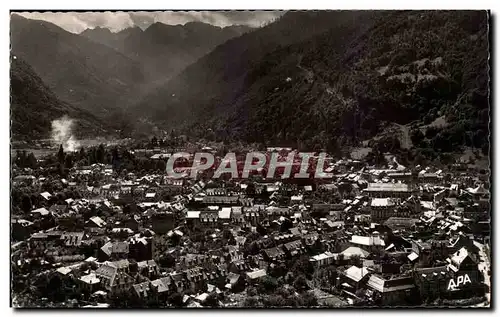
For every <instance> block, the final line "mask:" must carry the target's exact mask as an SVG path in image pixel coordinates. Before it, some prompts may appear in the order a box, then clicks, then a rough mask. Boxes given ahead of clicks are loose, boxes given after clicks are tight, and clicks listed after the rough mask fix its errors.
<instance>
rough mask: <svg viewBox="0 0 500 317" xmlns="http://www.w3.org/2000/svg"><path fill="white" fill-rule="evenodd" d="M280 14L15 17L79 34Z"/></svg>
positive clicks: (247, 21)
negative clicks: (34, 20) (94, 30)
mask: <svg viewBox="0 0 500 317" xmlns="http://www.w3.org/2000/svg"><path fill="white" fill-rule="evenodd" d="M283 13H284V12H283V11H150V12H146V11H132V12H123V11H118V12H110V11H106V12H20V13H18V14H20V15H22V16H24V17H26V18H29V19H37V20H45V21H48V22H51V23H54V24H56V25H58V26H60V27H62V28H63V29H65V30H67V31H69V32H72V33H80V32H82V31H84V30H85V29H89V28H91V29H92V28H95V27H105V28H108V29H110V30H111V31H112V32H118V31H120V30H123V29H125V28H128V27H133V26H138V27H140V28H143V29H145V28H147V27H148V26H149V25H151V24H153V23H155V22H161V23H164V24H171V25H176V24H185V23H187V22H204V23H209V24H212V25H216V26H220V27H226V26H230V25H236V24H241V25H248V26H251V27H260V26H262V25H263V24H265V23H268V22H270V21H272V20H274V19H276V18H277V17H279V16H281V15H282V14H283Z"/></svg>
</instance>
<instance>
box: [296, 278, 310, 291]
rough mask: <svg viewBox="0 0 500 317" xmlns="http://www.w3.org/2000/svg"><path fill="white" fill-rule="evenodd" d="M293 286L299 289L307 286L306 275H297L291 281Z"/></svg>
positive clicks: (304, 288) (301, 289)
mask: <svg viewBox="0 0 500 317" xmlns="http://www.w3.org/2000/svg"><path fill="white" fill-rule="evenodd" d="M293 287H295V288H296V289H297V290H299V291H303V290H306V289H307V288H308V286H307V279H306V277H305V276H304V275H302V274H301V275H299V276H297V278H296V279H295V281H293Z"/></svg>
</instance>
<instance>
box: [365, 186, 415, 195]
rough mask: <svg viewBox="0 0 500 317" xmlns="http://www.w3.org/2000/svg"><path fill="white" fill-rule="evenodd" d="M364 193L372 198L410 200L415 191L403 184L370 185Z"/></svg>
mask: <svg viewBox="0 0 500 317" xmlns="http://www.w3.org/2000/svg"><path fill="white" fill-rule="evenodd" d="M363 192H364V193H366V194H367V195H368V196H369V197H372V198H408V197H410V196H411V195H412V194H414V193H415V190H414V189H412V188H411V187H410V186H409V185H408V184H403V183H368V187H367V188H365V189H363Z"/></svg>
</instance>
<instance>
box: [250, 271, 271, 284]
mask: <svg viewBox="0 0 500 317" xmlns="http://www.w3.org/2000/svg"><path fill="white" fill-rule="evenodd" d="M266 275H267V273H266V270H265V269H261V270H254V271H250V272H247V273H246V279H247V282H248V283H252V284H254V283H257V282H258V281H259V280H260V279H261V278H263V277H264V276H266Z"/></svg>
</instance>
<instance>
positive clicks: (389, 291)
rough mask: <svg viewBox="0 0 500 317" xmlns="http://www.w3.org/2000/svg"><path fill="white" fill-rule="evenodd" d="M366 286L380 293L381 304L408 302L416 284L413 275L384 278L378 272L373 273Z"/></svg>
mask: <svg viewBox="0 0 500 317" xmlns="http://www.w3.org/2000/svg"><path fill="white" fill-rule="evenodd" d="M366 286H367V287H368V288H369V289H371V290H373V291H374V292H377V293H378V294H379V295H380V299H381V301H380V304H379V305H397V304H401V305H404V304H408V301H409V300H410V299H411V298H412V297H413V296H412V295H413V292H412V291H413V290H414V289H415V284H414V283H413V278H412V277H411V276H397V277H393V278H389V279H386V278H383V277H382V276H380V275H378V274H372V275H371V276H370V278H369V279H368V282H367V283H366Z"/></svg>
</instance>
